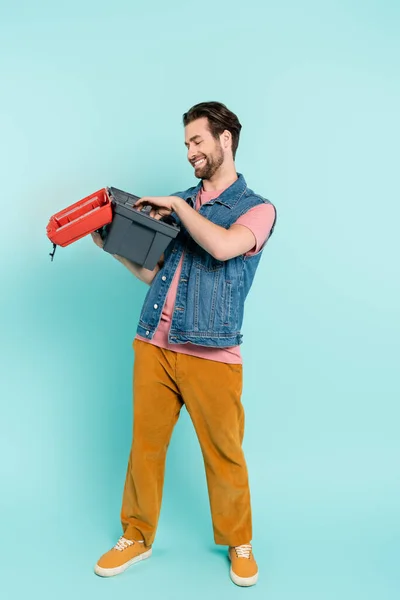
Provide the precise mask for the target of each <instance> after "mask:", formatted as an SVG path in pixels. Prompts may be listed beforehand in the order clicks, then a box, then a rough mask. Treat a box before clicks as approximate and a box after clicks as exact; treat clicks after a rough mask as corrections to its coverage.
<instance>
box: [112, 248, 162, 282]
mask: <svg viewBox="0 0 400 600" xmlns="http://www.w3.org/2000/svg"><path fill="white" fill-rule="evenodd" d="M113 256H114V258H115V259H117V260H118V262H120V263H121V264H123V265H124V267H126V268H127V269H128V270H129V271H130V272H131V273H133V275H135V277H137V278H138V279H140V281H143V282H144V283H147V285H151V283H152V281H153V279H154V277H155V276H156V275H157V273H158V271H159V270H160V265H159V264H157V265H156V266H155V267H154V269H153V270H152V271H150V269H145V268H144V267H141V266H140V265H138V264H137V263H134V262H132V261H131V260H129V259H128V258H123V257H122V256H118V255H117V254H114V255H113Z"/></svg>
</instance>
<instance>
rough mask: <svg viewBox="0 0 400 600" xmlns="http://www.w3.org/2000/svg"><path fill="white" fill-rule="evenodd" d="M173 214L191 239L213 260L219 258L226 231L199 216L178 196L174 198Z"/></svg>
mask: <svg viewBox="0 0 400 600" xmlns="http://www.w3.org/2000/svg"><path fill="white" fill-rule="evenodd" d="M175 198H176V199H175ZM173 212H175V213H176V214H177V215H178V217H179V218H180V219H181V221H182V223H183V224H184V226H185V227H186V229H187V230H188V232H189V233H190V235H191V236H192V238H193V239H194V240H195V241H196V242H197V243H198V244H199V245H200V246H201V247H202V248H204V250H206V251H207V252H208V253H209V254H211V255H212V256H213V257H214V258H219V256H220V254H221V249H223V247H224V244H225V243H226V241H227V235H228V231H227V230H226V229H225V228H224V227H220V225H216V224H215V223H212V222H211V221H209V220H208V219H206V218H205V217H203V215H200V214H199V213H198V212H197V211H196V210H194V209H193V208H192V207H191V206H189V204H187V202H185V201H184V200H182V199H181V198H179V197H178V196H176V197H175V196H174V200H173Z"/></svg>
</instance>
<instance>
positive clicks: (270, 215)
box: [235, 204, 275, 256]
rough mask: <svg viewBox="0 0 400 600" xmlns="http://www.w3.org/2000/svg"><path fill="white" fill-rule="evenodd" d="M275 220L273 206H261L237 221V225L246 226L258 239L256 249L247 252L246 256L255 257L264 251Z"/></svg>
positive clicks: (252, 209) (255, 207)
mask: <svg viewBox="0 0 400 600" xmlns="http://www.w3.org/2000/svg"><path fill="white" fill-rule="evenodd" d="M274 220H275V208H274V207H273V205H272V204H259V205H258V206H254V207H253V208H250V210H248V211H247V212H246V213H244V215H242V216H241V217H239V218H238V220H237V221H235V225H244V226H245V227H247V228H248V229H250V231H252V232H253V235H254V237H255V238H256V245H255V246H254V248H252V249H251V250H249V252H246V254H245V256H253V255H254V254H257V253H258V252H260V250H262V248H263V247H264V246H265V244H266V242H267V240H268V238H269V236H270V234H271V229H272V225H273V224H274Z"/></svg>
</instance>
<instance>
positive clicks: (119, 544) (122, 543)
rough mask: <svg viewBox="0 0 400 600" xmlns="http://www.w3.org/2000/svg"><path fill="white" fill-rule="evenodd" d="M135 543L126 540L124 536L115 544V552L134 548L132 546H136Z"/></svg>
mask: <svg viewBox="0 0 400 600" xmlns="http://www.w3.org/2000/svg"><path fill="white" fill-rule="evenodd" d="M134 543H135V542H133V541H132V540H127V539H126V538H124V536H122V537H120V538H119V540H118V542H117V543H116V544H115V546H114V549H115V550H119V551H122V550H125V548H128V546H132V544H134Z"/></svg>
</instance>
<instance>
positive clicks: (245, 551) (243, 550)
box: [234, 544, 251, 558]
mask: <svg viewBox="0 0 400 600" xmlns="http://www.w3.org/2000/svg"><path fill="white" fill-rule="evenodd" d="M234 548H235V551H236V554H237V557H238V558H250V555H251V544H242V546H234Z"/></svg>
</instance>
